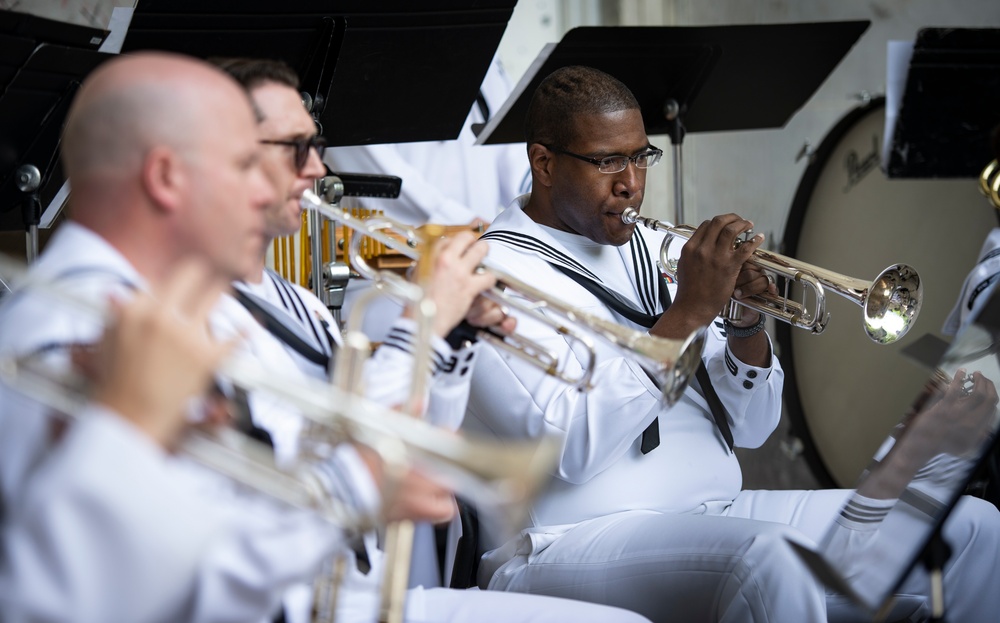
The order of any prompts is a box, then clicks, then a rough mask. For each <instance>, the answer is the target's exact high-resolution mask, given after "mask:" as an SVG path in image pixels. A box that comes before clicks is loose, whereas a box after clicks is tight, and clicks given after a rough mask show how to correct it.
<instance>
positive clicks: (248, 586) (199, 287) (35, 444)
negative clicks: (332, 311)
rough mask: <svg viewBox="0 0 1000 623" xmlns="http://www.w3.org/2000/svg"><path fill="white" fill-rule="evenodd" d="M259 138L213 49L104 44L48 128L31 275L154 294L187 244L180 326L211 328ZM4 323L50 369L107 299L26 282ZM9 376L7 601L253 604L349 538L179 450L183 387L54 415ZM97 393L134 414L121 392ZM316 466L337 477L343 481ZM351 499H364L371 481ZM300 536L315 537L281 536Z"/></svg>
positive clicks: (31, 605) (8, 614)
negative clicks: (60, 176)
mask: <svg viewBox="0 0 1000 623" xmlns="http://www.w3.org/2000/svg"><path fill="white" fill-rule="evenodd" d="M261 150H262V146H260V145H259V144H258V143H257V133H256V121H255V115H254V113H253V110H252V108H251V106H250V103H249V100H248V99H247V97H246V95H245V94H244V93H243V91H242V90H241V89H240V88H239V86H238V85H237V84H236V83H235V82H233V81H232V80H230V79H229V78H228V77H226V76H225V74H223V73H222V72H220V71H218V70H217V69H214V68H212V67H210V66H207V65H206V64H204V63H202V62H199V61H195V60H194V59H190V58H186V57H181V56H177V55H170V54H162V53H142V54H136V55H130V56H123V57H116V58H112V59H110V60H108V61H105V63H104V64H102V65H101V66H100V67H98V68H97V69H96V70H95V71H94V72H92V73H91V74H90V75H89V76H88V77H87V79H86V81H85V82H84V84H83V85H82V87H81V88H80V90H79V92H78V93H77V94H76V97H75V98H74V100H73V102H72V104H71V106H70V110H69V113H68V116H67V120H66V124H65V128H64V131H63V137H62V144H61V157H62V159H63V162H64V168H65V171H66V175H67V177H68V179H69V181H70V184H71V185H72V187H73V199H72V202H71V205H70V206H69V219H68V220H67V221H66V222H64V223H63V224H61V225H60V227H59V229H58V231H56V233H55V234H54V235H53V237H52V238H51V240H50V241H49V242H48V244H47V245H46V248H45V250H44V251H43V253H42V254H41V255H40V256H39V258H38V260H37V261H36V262H35V263H34V264H33V265H32V266H31V269H30V271H29V273H30V275H31V278H33V279H37V280H40V281H43V282H47V283H49V284H51V285H50V286H49V287H52V288H57V289H62V290H68V291H71V292H72V293H73V295H74V296H76V297H79V298H82V299H84V300H85V301H88V302H90V303H91V304H93V305H103V304H105V303H106V302H107V301H108V299H109V298H119V299H122V300H128V299H131V298H132V297H133V296H136V293H150V294H151V295H153V296H156V297H159V296H162V293H163V292H164V290H165V289H166V290H168V291H170V290H171V285H170V284H171V283H172V281H171V275H173V274H174V272H175V271H176V270H177V269H178V267H179V266H181V265H183V264H184V263H186V262H189V261H197V262H200V263H201V264H202V265H203V266H204V267H205V272H206V274H205V275H204V276H202V277H201V278H200V279H198V280H197V282H196V283H195V284H194V285H193V286H188V289H187V290H182V292H188V295H182V298H184V299H185V301H184V304H183V305H181V306H180V308H181V309H182V310H184V309H186V310H187V313H185V314H184V317H185V318H187V319H188V320H189V324H188V326H187V328H186V330H187V331H190V332H203V333H207V331H208V327H207V325H205V324H204V322H199V320H203V318H204V316H206V315H207V309H206V307H207V306H209V305H210V304H211V299H210V298H209V299H207V300H204V301H201V302H198V301H199V298H198V293H199V292H202V291H204V292H211V291H213V290H212V289H210V284H213V283H214V284H221V285H220V286H219V287H220V288H221V287H225V286H226V285H228V283H229V282H230V281H231V280H232V279H234V278H235V277H237V276H239V275H242V274H245V273H246V272H247V271H249V270H250V269H251V268H252V267H253V265H254V263H255V261H256V259H257V256H258V254H259V253H260V249H261V248H262V245H263V228H264V219H263V209H264V206H265V205H267V204H269V203H271V202H273V201H275V198H276V196H275V192H274V189H273V187H272V185H271V184H270V182H269V181H268V180H267V178H266V176H265V175H264V173H263V171H262V169H261V167H260V156H261ZM212 287H213V288H214V286H212ZM215 291H218V290H215ZM139 296H140V297H142V296H144V295H143V294H139ZM175 296H176V295H175ZM169 301H170V298H169V297H167V298H164V302H163V305H165V306H166V307H165V309H166V310H172V309H175V308H176V306H173V305H168V304H169ZM157 302H159V301H157ZM195 312H197V313H195ZM0 327H2V330H0V355H3V356H11V357H22V356H29V355H30V356H36V357H42V358H44V359H45V360H46V361H47V362H48V363H49V364H51V365H52V366H55V367H57V368H58V369H59V370H65V369H66V368H67V367H69V366H70V365H71V360H70V358H71V354H72V352H73V350H72V349H73V348H74V347H75V346H78V345H86V344H91V343H93V342H96V341H97V340H98V339H99V338H100V336H101V335H102V332H103V331H104V327H103V323H102V321H101V319H99V318H97V317H95V316H94V315H91V314H88V313H86V312H85V311H81V309H80V308H78V307H75V306H74V305H72V304H69V303H67V302H65V301H62V300H60V299H58V298H53V297H52V295H51V294H48V293H46V292H45V289H44V288H41V287H33V286H32V285H30V283H29V284H28V285H26V286H25V287H23V288H22V289H15V291H14V292H13V293H11V294H10V295H9V296H8V297H5V300H4V303H3V305H2V306H0ZM147 331H148V332H150V339H151V340H152V338H153V337H154V335H153V334H152V327H150V328H149V329H147ZM195 337H196V336H195V335H193V336H192V339H194V338H195ZM178 346H180V344H178ZM191 354H192V356H193V357H196V356H197V353H191ZM183 365H185V366H189V367H190V370H188V371H179V372H178V374H177V375H174V374H162V375H161V378H160V379H159V381H160V382H161V383H163V384H165V385H166V386H165V387H163V388H162V389H163V392H164V394H163V396H165V397H168V398H169V394H170V392H173V391H180V389H182V388H177V387H172V385H173V384H174V383H176V382H177V380H179V379H180V378H181V377H183V376H184V373H185V372H193V371H198V370H203V366H204V365H206V364H205V363H204V362H197V361H190V362H184V363H183ZM124 369H125V370H128V371H129V373H130V374H133V373H136V372H137V371H136V370H134V369H132V368H131V367H125V368H124ZM123 380H124V381H125V382H126V383H129V384H131V383H132V382H133V381H130V379H129V378H126V379H123ZM2 391H3V397H2V400H0V446H2V447H0V476H2V495H3V506H4V508H5V511H6V516H5V517H4V539H5V546H4V547H3V550H2V555H3V561H2V572H0V618H2V619H3V620H4V621H12V622H19V621H67V622H69V621H74V622H89V621H93V622H95V623H96V622H104V621H116V620H117V621H134V622H141V621H214V620H244V621H254V620H260V619H262V618H264V617H267V616H269V614H270V613H271V612H273V611H274V608H275V606H276V603H277V600H278V599H279V597H280V593H281V589H282V588H283V587H284V586H286V585H287V584H288V582H290V581H294V580H296V579H299V578H307V577H309V576H310V574H311V573H313V572H314V571H315V568H316V567H317V565H319V563H320V562H321V561H322V560H323V559H325V558H326V557H327V556H329V555H330V553H332V552H334V551H337V550H338V549H339V548H341V547H343V546H344V536H343V533H342V532H341V531H340V530H337V529H335V528H332V527H331V526H330V524H329V523H327V522H326V521H323V520H321V519H320V518H319V517H317V516H316V515H314V514H312V513H308V512H303V511H299V510H297V509H293V508H291V507H290V506H288V505H285V504H283V503H279V502H277V501H275V500H272V499H270V498H268V497H266V496H262V495H260V494H256V493H253V492H250V491H247V490H245V489H244V488H243V487H241V486H236V485H235V483H233V482H231V481H229V480H228V479H226V478H224V477H222V476H221V475H219V474H216V473H214V472H212V471H210V470H208V469H207V468H204V467H201V466H200V465H196V464H193V463H192V462H191V461H190V459H185V458H183V457H179V456H176V455H175V454H174V453H173V450H174V443H175V442H176V435H179V434H180V433H181V432H182V431H183V430H184V429H185V426H184V425H185V424H186V423H189V421H193V420H196V419H200V418H203V417H204V416H205V413H206V412H205V411H204V410H202V409H201V408H199V407H197V406H195V405H192V406H191V409H190V410H185V411H183V412H180V413H178V412H176V411H175V410H172V409H170V406H171V405H172V404H176V403H173V402H169V401H168V402H164V403H162V404H161V403H160V400H159V399H156V400H154V402H153V403H151V404H150V405H141V404H140V405H139V411H142V412H143V416H144V417H145V418H147V420H146V423H147V424H151V425H152V428H149V427H147V426H145V425H138V423H137V422H136V421H135V420H134V419H133V420H129V419H128V418H125V419H123V418H120V417H116V416H115V415H114V414H113V413H109V412H108V409H106V408H101V407H100V405H95V406H96V407H97V408H90V409H88V410H87V411H86V412H85V413H83V414H81V415H82V416H83V417H82V418H81V419H79V420H76V421H73V422H69V423H66V424H64V423H62V421H61V420H60V418H58V417H57V416H55V415H54V414H53V412H52V410H51V409H50V408H48V407H46V406H45V404H43V403H40V402H38V401H37V400H36V399H34V398H21V397H18V395H17V394H16V393H15V392H14V391H12V390H9V389H7V388H3V390H2ZM97 398H98V399H99V400H100V399H101V396H100V395H99V396H97ZM171 400H172V399H171ZM106 406H108V407H116V406H117V407H119V409H121V410H126V409H125V407H128V409H127V410H128V411H129V412H128V413H122V414H121V415H126V416H127V415H133V416H134V415H135V413H133V412H131V411H132V408H133V407H135V404H134V403H133V404H132V405H131V406H129V405H128V404H126V405H124V406H122V405H116V404H115V403H114V402H112V403H111V404H107V405H106ZM127 420H128V421H127ZM344 473H345V474H346V473H347V472H346V471H345V472H344ZM329 475H330V480H329V483H330V487H331V490H338V486H342V487H343V489H342V490H341V491H343V492H350V491H353V489H351V488H350V487H351V482H350V480H348V479H346V478H342V477H341V475H340V474H339V473H338V472H336V471H335V470H330V474H329ZM352 508H353V509H355V510H356V511H358V512H361V513H374V512H376V509H377V501H373V500H365V501H361V502H360V503H358V504H356V505H355V506H352ZM301 543H308V544H310V546H311V547H310V548H309V549H308V550H302V554H301V555H300V556H297V557H295V558H288V557H286V556H285V554H286V552H287V551H289V549H291V548H297V547H299V546H300V544H301Z"/></svg>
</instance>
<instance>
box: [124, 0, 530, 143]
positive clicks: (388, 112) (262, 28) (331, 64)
mask: <svg viewBox="0 0 1000 623" xmlns="http://www.w3.org/2000/svg"><path fill="white" fill-rule="evenodd" d="M515 3H516V0H484V1H480V2H477V3H476V5H475V6H474V7H472V6H470V3H469V2H467V1H465V0H421V2H412V1H411V0H384V1H382V2H378V3H373V2H365V1H364V0H354V1H348V0H340V1H336V0H298V1H296V2H285V3H277V4H276V3H274V2H273V1H272V0H244V1H243V2H238V3H236V2H231V1H228V0H143V2H140V3H139V6H138V7H137V8H136V10H135V14H134V15H133V17H132V22H131V24H130V26H129V31H128V35H127V36H126V38H125V43H124V45H123V48H122V52H123V53H125V52H129V51H133V50H139V49H159V50H172V51H176V52H182V53H185V54H189V55H192V56H197V57H201V58H208V57H212V56H249V57H253V58H273V59H280V60H283V61H285V62H287V63H288V64H289V65H290V66H291V67H292V68H293V69H295V70H296V71H297V72H298V73H299V75H300V76H301V77H302V86H303V89H304V90H305V91H306V93H307V94H308V95H309V99H311V100H312V102H313V114H314V116H315V117H316V119H317V120H318V121H319V122H320V124H321V132H322V134H323V135H324V136H325V137H326V139H327V141H328V142H329V144H330V145H334V146H337V145H368V144H377V143H401V142H412V141H431V140H447V139H453V138H455V137H457V136H458V134H459V132H461V130H462V125H463V124H464V122H465V118H466V116H467V115H468V113H469V109H470V108H471V107H472V104H473V103H474V102H475V100H476V95H477V94H478V93H479V86H480V84H482V80H483V77H484V76H485V75H486V71H487V69H488V68H489V65H490V61H491V60H492V59H493V54H494V53H495V52H496V49H497V46H498V45H499V44H500V39H501V37H502V36H503V33H504V30H505V29H506V27H507V22H508V21H509V20H510V16H511V14H512V13H513V10H514V4H515Z"/></svg>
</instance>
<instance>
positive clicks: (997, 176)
mask: <svg viewBox="0 0 1000 623" xmlns="http://www.w3.org/2000/svg"><path fill="white" fill-rule="evenodd" d="M979 192H981V193H982V194H983V196H985V197H986V198H987V199H989V200H990V203H991V204H993V207H994V208H997V209H998V210H1000V162H997V160H995V159H994V160H991V161H990V162H989V164H987V165H986V166H985V167H983V170H982V172H980V174H979Z"/></svg>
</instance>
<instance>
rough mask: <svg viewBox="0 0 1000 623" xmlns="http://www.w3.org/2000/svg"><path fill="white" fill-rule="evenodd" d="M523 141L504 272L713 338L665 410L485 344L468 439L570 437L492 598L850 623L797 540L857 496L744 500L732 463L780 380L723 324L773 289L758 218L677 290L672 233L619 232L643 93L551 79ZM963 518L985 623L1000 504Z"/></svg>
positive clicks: (491, 234)
mask: <svg viewBox="0 0 1000 623" xmlns="http://www.w3.org/2000/svg"><path fill="white" fill-rule="evenodd" d="M525 134H526V140H527V144H528V149H527V152H528V160H529V163H530V165H531V171H532V191H531V193H530V194H528V195H525V196H523V197H521V198H519V199H518V202H517V204H516V205H513V206H511V207H509V208H508V209H507V210H506V211H505V212H504V213H502V214H501V215H500V216H499V217H497V219H496V220H495V221H494V222H493V225H492V226H491V227H490V229H489V231H488V232H487V233H486V234H485V235H484V239H486V240H488V241H489V242H490V254H489V259H490V261H491V263H492V264H494V265H497V266H502V267H503V268H504V270H505V272H509V273H510V274H513V275H517V276H518V277H519V278H521V279H523V280H525V281H526V282H528V284H529V285H533V286H535V287H539V288H544V289H545V290H546V291H547V292H549V293H551V294H552V296H554V297H557V298H559V299H560V300H562V301H564V302H566V303H567V304H569V305H572V306H574V307H577V308H579V309H581V310H583V311H586V312H588V313H591V314H595V315H598V316H601V317H603V318H606V319H609V320H613V321H616V322H620V323H622V324H625V325H626V326H629V327H631V328H635V329H638V330H644V331H649V332H650V333H651V334H653V335H657V336H660V337H666V338H678V339H680V338H685V337H687V336H688V335H690V334H691V333H692V331H695V330H697V329H698V328H699V327H706V326H707V327H708V330H707V332H708V336H707V340H706V346H705V351H704V354H703V364H704V365H703V367H702V369H701V370H699V372H698V374H697V375H696V379H695V380H694V382H693V383H692V385H691V387H689V388H688V389H687V390H686V391H685V393H684V395H683V396H682V398H681V399H680V400H679V401H678V402H677V403H676V404H675V405H674V406H672V407H666V406H664V404H663V403H662V402H661V399H660V390H659V388H658V387H657V386H656V383H655V381H654V380H653V379H652V378H650V376H649V375H647V374H646V372H645V371H644V370H643V369H642V368H641V367H640V366H639V365H637V362H635V361H633V360H631V359H630V358H629V357H625V356H622V355H621V354H620V353H619V352H617V351H614V350H612V349H609V348H605V347H603V346H602V345H601V344H598V345H597V349H596V356H597V370H596V373H595V375H594V377H593V388H592V389H591V390H590V391H588V392H580V391H577V390H575V389H572V388H567V387H566V386H564V385H562V384H560V383H558V382H554V381H552V380H550V379H549V378H546V376H545V375H544V374H542V373H540V372H539V371H538V370H537V369H536V368H535V367H533V366H529V365H526V364H524V363H523V362H521V361H520V360H518V359H514V358H511V357H509V356H507V355H506V354H503V353H501V352H499V351H496V350H494V349H493V348H492V347H484V348H483V349H482V351H481V352H480V355H479V361H478V363H477V366H476V368H475V370H474V371H473V381H472V383H473V385H472V393H471V395H470V401H469V408H468V411H467V414H466V418H465V421H464V424H463V428H464V429H466V430H469V431H474V432H478V433H485V434H492V435H496V436H498V437H501V438H532V437H535V436H537V435H543V434H559V435H562V436H564V438H565V447H564V449H563V454H562V457H561V461H560V463H559V466H558V469H557V472H556V478H555V480H554V482H553V484H552V485H550V486H549V488H548V489H547V490H546V491H545V492H544V493H543V494H542V496H541V498H540V499H539V500H538V501H537V502H536V504H535V505H534V508H533V511H532V513H531V516H530V523H529V525H528V526H527V527H526V528H525V529H524V530H523V531H522V533H521V534H520V535H519V536H518V537H516V538H514V539H512V540H510V541H509V542H507V543H503V544H497V545H498V546H497V547H496V548H495V549H493V550H492V551H489V552H487V553H486V554H485V555H484V556H483V558H482V561H481V565H480V568H479V583H480V586H481V587H484V588H487V587H488V588H490V589H494V590H506V591H516V592H526V593H533V594H546V595H555V596H561V597H571V598H575V599H584V600H590V601H594V602H597V603H602V604H610V605H616V606H620V607H625V608H630V609H632V610H635V611H637V612H639V613H641V614H644V615H645V616H647V617H649V618H650V619H652V620H654V621H826V620H827V618H828V616H829V617H830V619H831V620H841V619H840V618H839V617H840V616H842V615H843V616H851V615H853V614H854V613H851V612H848V611H841V610H840V609H839V608H840V603H839V602H838V601H837V600H834V602H831V603H835V605H837V608H831V609H830V610H829V611H828V607H827V602H826V594H825V590H824V587H823V586H822V584H821V583H820V582H819V581H818V580H817V579H816V578H815V577H814V576H812V574H810V573H809V572H808V571H807V570H806V568H805V566H804V565H803V564H802V563H801V561H800V560H799V559H798V557H797V556H796V554H795V553H794V552H793V551H792V548H791V547H790V546H789V544H788V542H787V540H794V541H796V542H799V543H804V544H812V543H814V542H815V541H817V540H819V539H820V538H821V537H822V535H823V533H824V531H825V529H826V527H827V526H828V525H830V523H831V522H832V521H833V520H834V518H835V517H836V515H837V511H838V510H839V509H840V507H841V506H842V505H843V503H844V502H845V501H846V499H847V497H848V495H849V492H847V491H742V490H741V488H742V474H741V470H740V466H739V462H738V460H737V457H736V455H735V454H734V452H733V449H734V448H735V447H736V446H740V447H745V448H755V447H758V446H760V445H761V444H762V443H763V442H764V441H765V440H766V439H767V437H768V436H769V435H770V434H771V433H772V431H773V430H774V428H775V427H776V425H777V423H778V420H779V417H780V413H781V389H782V380H783V375H782V370H781V366H780V364H779V362H778V360H777V359H776V358H775V356H774V353H773V350H772V348H771V342H770V339H769V337H768V335H767V332H766V331H765V330H764V318H763V317H762V316H761V315H760V314H758V313H757V312H755V311H752V310H748V309H744V311H743V315H742V317H740V318H739V319H738V320H728V319H727V320H723V319H721V318H719V317H718V316H719V314H720V310H722V309H723V306H724V305H725V304H726V303H727V302H728V301H729V300H730V299H731V298H733V297H735V298H737V299H740V298H745V297H748V296H751V295H755V294H758V293H762V292H764V291H769V292H772V293H773V292H774V286H773V285H772V284H770V283H769V281H768V279H767V278H766V276H765V275H764V274H762V272H761V271H760V270H759V269H757V268H755V267H754V266H753V265H751V264H747V261H748V260H749V259H750V258H751V256H752V254H753V252H754V251H755V250H756V249H757V248H758V247H759V246H760V244H761V243H762V242H763V236H761V235H756V236H754V237H752V238H750V239H749V241H747V242H744V243H742V244H739V245H737V244H736V241H737V239H738V238H740V237H741V236H742V234H743V233H744V232H746V231H747V230H750V229H751V228H752V226H753V224H752V223H751V222H750V221H748V220H746V219H744V218H742V217H740V216H738V215H736V214H725V215H720V216H716V217H714V218H712V219H711V220H707V221H705V222H704V223H702V224H701V225H700V226H699V227H698V228H697V231H696V232H695V233H694V235H693V236H692V237H691V238H690V240H689V241H687V242H686V243H682V242H681V241H676V247H683V249H682V250H681V251H680V253H679V263H678V266H677V279H676V283H670V284H668V283H667V281H666V280H665V278H664V276H663V275H662V270H661V267H660V266H659V265H658V255H659V253H658V252H659V249H660V246H661V241H662V234H660V233H658V232H654V231H652V230H649V229H646V228H635V227H633V226H632V225H628V224H625V223H624V222H623V220H622V212H623V211H624V210H625V209H626V208H627V207H633V208H635V209H636V210H639V209H640V208H641V205H642V202H643V198H644V191H645V181H646V169H647V168H648V167H650V166H653V165H655V164H656V163H657V162H658V160H659V159H660V155H661V152H660V150H659V149H657V148H655V147H654V146H652V145H651V144H650V142H649V138H648V136H647V134H646V131H645V127H644V125H643V120H642V114H641V110H640V107H639V104H638V102H637V101H636V99H635V97H634V96H633V94H632V93H631V92H630V91H629V89H628V88H627V87H626V86H625V85H624V84H622V83H621V82H620V81H618V80H617V79H615V78H613V77H612V76H610V75H608V74H606V73H604V72H601V71H598V70H595V69H592V68H588V67H565V68H562V69H559V70H556V71H555V72H553V73H552V74H551V75H550V76H548V77H547V78H545V80H543V82H542V83H541V84H540V85H539V87H538V89H537V90H536V92H535V93H534V95H533V98H532V101H531V104H530V106H529V109H528V113H527V117H526V120H525ZM675 250H676V249H675ZM677 255H678V254H677V253H674V254H673V257H677ZM514 315H515V316H517V314H516V313H515V314H514ZM518 333H519V335H523V336H524V337H526V338H530V339H533V340H535V341H537V342H539V344H540V345H541V347H543V348H547V349H551V350H552V351H553V352H554V353H555V354H556V355H557V356H559V357H560V358H566V360H567V361H568V362H570V363H571V364H575V365H577V366H579V361H580V360H581V359H582V358H580V357H577V356H576V353H574V351H573V348H572V346H571V345H570V344H568V343H567V341H566V340H565V339H564V337H563V336H562V335H560V334H559V333H557V332H556V331H553V330H552V329H551V328H550V327H548V326H543V325H541V324H540V323H537V322H534V321H532V320H531V319H530V318H527V317H519V318H518ZM570 372H572V370H570ZM973 502H976V501H975V500H974V501H973ZM959 510H960V512H958V513H957V514H956V516H955V517H954V518H953V519H952V521H950V522H949V524H948V525H947V526H946V532H947V533H948V536H949V538H950V542H951V545H952V547H954V548H955V552H956V555H955V556H954V557H953V558H952V561H953V566H952V567H951V568H950V569H948V579H947V582H948V584H949V586H948V590H951V591H952V594H953V595H955V594H957V595H959V597H957V598H956V600H955V601H956V602H958V601H961V606H959V607H958V608H957V609H956V610H955V611H954V612H955V613H956V619H955V620H963V621H966V620H968V621H973V620H986V619H984V617H985V616H992V615H988V614H987V613H995V612H996V610H997V607H998V606H1000V604H998V603H997V597H996V594H995V593H996V592H995V591H994V594H993V595H991V596H988V597H983V596H973V594H972V587H973V586H975V585H976V582H975V581H974V580H973V579H972V578H974V577H992V576H993V574H994V573H995V571H996V565H997V563H996V555H995V552H996V551H997V550H996V548H997V546H998V544H1000V531H997V530H996V529H995V527H994V524H993V523H990V522H989V518H990V517H992V516H993V515H995V513H996V509H994V508H992V507H990V506H988V505H980V504H967V505H965V507H964V508H960V509H959ZM980 528H983V529H980ZM904 592H918V593H920V594H924V595H926V594H927V578H926V574H921V573H919V572H918V573H915V574H913V577H911V578H910V579H909V580H908V581H907V583H906V585H904ZM862 620H863V619H862Z"/></svg>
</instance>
